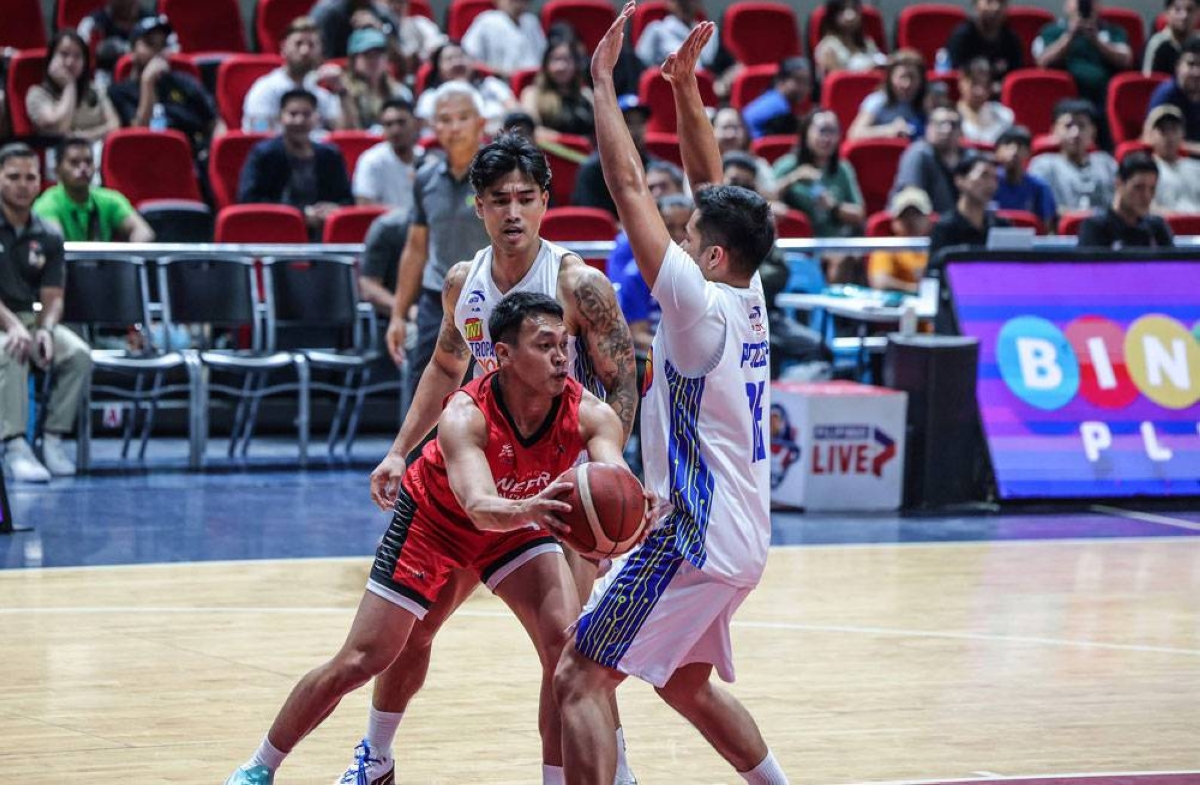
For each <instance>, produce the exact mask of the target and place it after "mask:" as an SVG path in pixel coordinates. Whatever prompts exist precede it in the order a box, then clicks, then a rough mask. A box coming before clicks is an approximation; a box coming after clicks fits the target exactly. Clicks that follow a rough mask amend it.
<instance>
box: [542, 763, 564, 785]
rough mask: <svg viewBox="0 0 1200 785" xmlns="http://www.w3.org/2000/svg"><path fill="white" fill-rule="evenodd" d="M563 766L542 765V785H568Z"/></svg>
mask: <svg viewBox="0 0 1200 785" xmlns="http://www.w3.org/2000/svg"><path fill="white" fill-rule="evenodd" d="M566 783H567V780H566V777H564V776H563V767H562V766H547V765H546V764H544V763H543V764H542V785H566Z"/></svg>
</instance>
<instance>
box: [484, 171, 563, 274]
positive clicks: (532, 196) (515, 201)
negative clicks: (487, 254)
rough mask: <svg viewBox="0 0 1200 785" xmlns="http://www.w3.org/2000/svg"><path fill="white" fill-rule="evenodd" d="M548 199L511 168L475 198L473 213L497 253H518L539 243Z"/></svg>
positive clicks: (539, 189) (535, 184)
mask: <svg viewBox="0 0 1200 785" xmlns="http://www.w3.org/2000/svg"><path fill="white" fill-rule="evenodd" d="M548 199H549V194H547V193H546V192H545V191H543V190H542V189H541V188H539V187H538V185H537V183H535V182H534V181H533V179H532V178H530V177H529V175H526V174H524V173H522V172H521V171H520V170H519V169H514V170H512V171H511V172H509V173H508V174H506V175H504V177H501V178H500V179H499V180H497V181H496V182H495V183H494V184H493V185H491V186H490V187H489V188H487V189H485V190H484V192H483V194H482V195H480V196H476V197H475V214H476V215H478V216H479V217H480V219H482V220H483V226H484V228H485V229H487V233H488V237H490V238H491V240H492V245H493V246H495V248H496V250H497V251H500V252H503V253H509V254H512V253H520V252H522V251H526V250H529V249H531V248H533V247H535V246H536V244H537V243H538V242H539V241H538V232H540V231H541V228H542V216H543V215H545V214H546V202H547V200H548Z"/></svg>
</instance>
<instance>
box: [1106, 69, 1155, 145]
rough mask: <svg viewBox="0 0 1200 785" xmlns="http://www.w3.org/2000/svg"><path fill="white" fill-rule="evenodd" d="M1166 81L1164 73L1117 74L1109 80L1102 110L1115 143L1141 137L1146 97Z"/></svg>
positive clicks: (1148, 101) (1147, 105) (1147, 101)
mask: <svg viewBox="0 0 1200 785" xmlns="http://www.w3.org/2000/svg"><path fill="white" fill-rule="evenodd" d="M1169 78H1170V77H1169V76H1167V75H1166V74H1151V75H1150V76H1142V75H1141V74H1139V73H1136V72H1128V73H1124V74H1117V75H1116V76H1115V77H1113V78H1112V80H1111V81H1110V82H1109V83H1108V96H1107V98H1106V100H1105V102H1104V111H1105V113H1106V114H1107V115H1108V127H1109V130H1110V132H1111V133H1112V138H1113V142H1114V143H1115V144H1120V143H1121V142H1126V141H1129V140H1131V139H1140V138H1141V136H1142V124H1143V123H1144V122H1145V119H1146V109H1147V107H1149V106H1150V96H1151V94H1152V93H1153V92H1154V90H1155V88H1157V87H1158V86H1159V85H1160V84H1162V83H1163V82H1165V81H1167V79H1169Z"/></svg>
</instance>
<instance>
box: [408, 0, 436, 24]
mask: <svg viewBox="0 0 1200 785" xmlns="http://www.w3.org/2000/svg"><path fill="white" fill-rule="evenodd" d="M408 15H409V16H423V17H425V18H426V19H428V20H429V21H431V22H433V21H436V20H435V19H434V18H433V6H431V5H430V4H429V0H410V2H409V4H408Z"/></svg>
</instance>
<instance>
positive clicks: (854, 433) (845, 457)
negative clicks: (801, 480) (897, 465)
mask: <svg viewBox="0 0 1200 785" xmlns="http://www.w3.org/2000/svg"><path fill="white" fill-rule="evenodd" d="M895 457H896V440H895V439H893V438H892V437H890V436H888V435H887V434H886V433H884V432H883V431H882V430H880V429H879V428H877V427H874V426H871V425H865V424H846V425H818V426H816V427H815V428H813V446H812V473H813V474H840V475H866V474H872V475H874V476H876V477H882V476H883V469H884V467H885V466H887V465H888V463H889V462H891V460H892V459H893V458H895Z"/></svg>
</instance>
